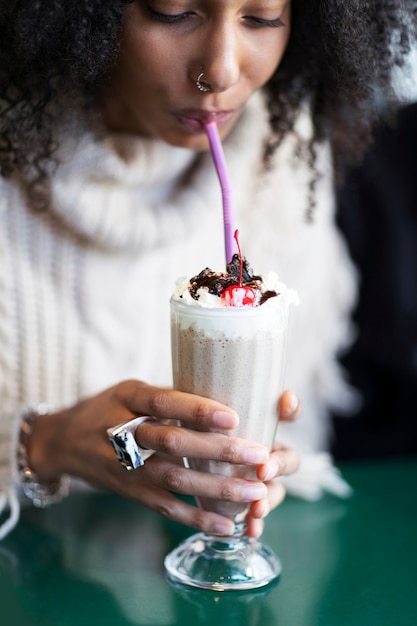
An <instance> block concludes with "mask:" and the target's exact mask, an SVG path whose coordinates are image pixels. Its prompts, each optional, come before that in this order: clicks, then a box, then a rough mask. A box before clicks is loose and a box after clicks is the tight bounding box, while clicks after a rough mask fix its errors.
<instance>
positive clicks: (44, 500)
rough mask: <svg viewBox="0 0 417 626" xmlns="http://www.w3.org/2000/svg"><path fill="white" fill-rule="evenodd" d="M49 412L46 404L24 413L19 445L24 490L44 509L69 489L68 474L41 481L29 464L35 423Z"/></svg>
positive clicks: (19, 468)
mask: <svg viewBox="0 0 417 626" xmlns="http://www.w3.org/2000/svg"><path fill="white" fill-rule="evenodd" d="M48 413H49V409H48V406H47V405H46V404H37V405H34V406H30V407H29V408H27V409H26V410H25V411H24V412H23V413H22V415H21V418H20V419H21V421H20V428H19V435H18V447H17V469H18V474H19V477H20V480H21V483H22V487H23V492H24V494H25V495H26V496H27V497H28V498H29V499H30V500H32V502H33V504H34V506H36V507H39V508H42V509H43V508H45V507H47V506H49V505H50V504H54V503H55V502H60V501H61V500H62V499H63V498H65V497H66V496H67V495H68V491H69V477H68V476H60V477H59V478H57V479H56V480H53V481H51V482H48V483H41V482H39V479H38V477H37V476H36V474H35V473H34V472H33V471H32V470H31V468H30V466H29V459H28V453H27V446H28V442H29V439H30V436H31V434H32V426H33V423H34V421H35V420H36V419H37V418H38V417H39V416H40V415H47V414H48Z"/></svg>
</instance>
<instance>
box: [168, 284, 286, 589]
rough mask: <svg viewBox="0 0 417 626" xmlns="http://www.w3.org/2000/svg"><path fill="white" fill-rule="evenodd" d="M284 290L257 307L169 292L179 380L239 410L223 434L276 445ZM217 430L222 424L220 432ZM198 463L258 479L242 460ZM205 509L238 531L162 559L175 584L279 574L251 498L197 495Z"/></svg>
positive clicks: (193, 463) (201, 538)
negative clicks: (211, 303)
mask: <svg viewBox="0 0 417 626" xmlns="http://www.w3.org/2000/svg"><path fill="white" fill-rule="evenodd" d="M290 302H291V300H290V299H288V298H285V297H282V298H281V299H280V296H277V297H275V298H271V299H270V300H268V301H267V302H266V303H265V304H263V305H261V306H259V307H244V308H234V307H227V308H203V307H198V306H192V305H189V304H185V303H183V302H181V301H178V300H176V299H171V343H172V366H173V377H174V387H175V389H178V390H180V391H186V392H189V393H195V394H198V395H201V396H204V397H207V398H212V399H214V400H218V401H219V402H222V403H223V404H225V405H227V406H230V407H232V408H233V409H234V410H235V411H236V412H237V414H238V415H239V425H238V427H237V428H236V429H235V430H234V431H233V432H230V431H227V432H226V431H225V434H229V435H234V436H237V437H241V438H244V439H248V440H250V441H253V442H258V443H261V444H263V445H265V446H266V447H267V448H269V449H270V448H271V447H272V444H273V441H274V437H275V432H276V427H277V421H278V420H277V414H276V402H277V399H278V397H279V395H280V393H281V392H282V390H283V377H284V367H285V352H286V337H287V329H288V308H289V304H290ZM217 432H218V431H217ZM186 463H187V464H188V465H189V467H191V468H192V469H194V470H200V471H204V472H211V473H215V474H221V475H223V476H226V477H239V478H244V479H246V480H256V475H255V470H254V469H253V468H250V467H248V466H245V465H234V464H230V463H224V462H218V461H210V460H204V459H192V458H188V459H186ZM198 504H199V506H200V507H201V508H203V509H204V510H208V511H214V512H216V513H219V514H221V515H225V516H228V517H231V518H232V519H233V520H234V521H235V533H234V535H233V536H223V535H222V536H219V535H207V534H205V533H196V534H194V535H192V536H191V537H189V538H188V539H186V540H185V541H183V542H182V543H181V544H180V545H179V546H177V547H176V548H175V549H174V550H173V551H172V552H170V554H168V555H167V556H166V558H165V568H166V572H167V575H168V577H169V578H170V579H171V580H172V581H173V582H175V583H179V584H183V585H191V586H193V587H199V588H203V589H213V590H218V591H222V590H233V589H236V590H245V589H254V588H257V587H262V586H264V585H266V584H268V583H270V582H271V581H273V580H275V579H276V578H277V577H278V576H279V574H280V572H281V563H280V561H279V559H278V557H277V556H276V555H275V554H274V553H273V551H272V550H271V549H270V548H269V547H268V546H266V545H264V544H263V543H262V542H260V541H257V540H254V539H250V538H248V537H247V536H246V534H245V530H246V523H245V518H246V515H247V512H248V508H249V505H247V504H244V503H236V502H226V501H223V500H220V499H219V500H217V499H209V498H199V499H198Z"/></svg>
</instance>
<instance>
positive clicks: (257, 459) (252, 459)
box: [243, 448, 269, 465]
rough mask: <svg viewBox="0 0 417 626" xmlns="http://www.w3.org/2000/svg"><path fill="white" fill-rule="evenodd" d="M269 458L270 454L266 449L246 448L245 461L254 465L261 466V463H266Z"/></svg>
mask: <svg viewBox="0 0 417 626" xmlns="http://www.w3.org/2000/svg"><path fill="white" fill-rule="evenodd" d="M268 457H269V454H268V451H267V450H266V449H265V448H246V450H245V452H244V453H243V459H244V461H245V462H246V463H251V464H253V465H261V463H266V462H267V460H268Z"/></svg>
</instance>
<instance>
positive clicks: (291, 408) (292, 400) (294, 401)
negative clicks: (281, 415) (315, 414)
mask: <svg viewBox="0 0 417 626" xmlns="http://www.w3.org/2000/svg"><path fill="white" fill-rule="evenodd" d="M289 396H290V397H289V400H288V405H287V413H294V412H295V411H296V410H297V408H298V404H299V400H298V397H297V396H296V394H295V393H293V392H292V391H291V392H290V394H289Z"/></svg>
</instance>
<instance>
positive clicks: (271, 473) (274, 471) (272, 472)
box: [264, 463, 279, 480]
mask: <svg viewBox="0 0 417 626" xmlns="http://www.w3.org/2000/svg"><path fill="white" fill-rule="evenodd" d="M278 471H279V466H278V465H277V464H276V463H273V464H272V465H270V466H269V467H268V469H267V472H266V474H265V478H264V480H272V479H273V478H275V476H277V475H278Z"/></svg>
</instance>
